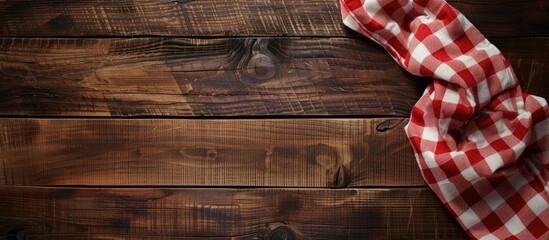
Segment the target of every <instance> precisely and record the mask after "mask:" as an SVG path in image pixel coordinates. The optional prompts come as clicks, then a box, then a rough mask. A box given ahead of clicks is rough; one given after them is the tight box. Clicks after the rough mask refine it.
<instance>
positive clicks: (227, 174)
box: [0, 118, 425, 187]
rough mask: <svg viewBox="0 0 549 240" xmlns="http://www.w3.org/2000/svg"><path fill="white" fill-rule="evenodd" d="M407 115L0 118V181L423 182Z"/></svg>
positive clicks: (296, 184)
mask: <svg viewBox="0 0 549 240" xmlns="http://www.w3.org/2000/svg"><path fill="white" fill-rule="evenodd" d="M406 123H407V120H406V119H400V118H390V119H389V118H387V119H381V118H379V119H277V120H273V119H271V120H260V119H252V120H235V119H232V120H188V119H179V120H176V119H0V137H1V138H0V160H1V161H0V163H1V165H0V184H4V185H6V184H9V185H96V186H98V185H110V186H137V185H139V186H146V185H147V186H158V185H162V186H288V187H346V186H354V187H358V186H425V183H424V182H423V179H422V177H421V175H420V172H419V168H418V167H417V163H416V161H415V159H414V156H413V153H412V149H411V147H410V145H409V143H408V141H407V139H406V136H405V134H404V131H403V127H404V125H405V124H406Z"/></svg>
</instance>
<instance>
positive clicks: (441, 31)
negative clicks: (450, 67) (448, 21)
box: [433, 28, 454, 47]
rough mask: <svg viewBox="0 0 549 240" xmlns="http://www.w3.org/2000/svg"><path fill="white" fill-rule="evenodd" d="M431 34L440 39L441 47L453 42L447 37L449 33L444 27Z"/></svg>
mask: <svg viewBox="0 0 549 240" xmlns="http://www.w3.org/2000/svg"><path fill="white" fill-rule="evenodd" d="M433 35H435V36H436V37H437V38H438V40H440V43H441V44H442V46H443V47H446V46H448V45H450V44H452V43H453V42H454V40H453V39H452V38H450V37H449V36H451V35H450V33H448V30H447V29H446V28H441V29H439V30H438V31H437V32H435V33H434V34H433Z"/></svg>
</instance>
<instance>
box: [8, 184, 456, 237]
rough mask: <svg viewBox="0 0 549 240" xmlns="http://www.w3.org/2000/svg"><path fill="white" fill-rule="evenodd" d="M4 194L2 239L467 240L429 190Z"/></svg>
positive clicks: (36, 190)
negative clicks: (273, 233)
mask: <svg viewBox="0 0 549 240" xmlns="http://www.w3.org/2000/svg"><path fill="white" fill-rule="evenodd" d="M0 195H1V196H2V202H0V235H4V236H5V235H6V234H7V233H10V234H12V235H14V234H19V235H20V236H22V237H28V238H24V239H60V238H62V239H113V238H117V239H123V238H124V239H128V238H131V239H134V238H138V239H140V238H154V237H157V238H158V237H166V238H174V239H175V238H182V239H186V238H188V239H195V238H209V239H211V238H216V239H218V238H219V239H228V238H231V239H265V238H264V237H265V236H266V235H268V234H269V233H272V232H269V231H268V230H270V229H273V228H274V229H275V230H277V231H278V232H279V233H281V234H280V235H277V236H274V237H273V238H270V239H272V240H278V239H403V238H411V239H456V238H458V239H465V233H464V232H463V230H461V228H460V227H459V225H458V224H457V222H455V220H454V219H453V218H452V217H451V216H450V214H449V213H448V212H446V210H445V209H444V207H443V206H442V204H441V203H439V201H438V199H436V197H435V196H434V194H433V193H432V192H431V191H430V190H428V189H424V188H419V189H344V190H329V189H222V188H221V189H189V188H175V189H174V188H156V189H150V188H130V189H127V188H102V189H98V188H44V187H15V186H1V187H0ZM277 226H278V227H279V228H278V229H277V228H276V227H277ZM282 233H289V234H291V235H292V236H293V238H291V237H289V238H283V236H281V235H283V234H282ZM22 239H23V238H22ZM267 239H269V238H267Z"/></svg>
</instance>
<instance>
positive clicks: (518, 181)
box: [509, 173, 528, 191]
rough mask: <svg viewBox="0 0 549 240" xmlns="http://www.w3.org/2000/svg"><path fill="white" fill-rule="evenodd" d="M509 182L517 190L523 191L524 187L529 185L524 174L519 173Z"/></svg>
mask: <svg viewBox="0 0 549 240" xmlns="http://www.w3.org/2000/svg"><path fill="white" fill-rule="evenodd" d="M509 182H510V183H511V185H513V188H514V189H515V190H517V191H518V190H519V189H521V188H522V187H523V186H524V185H526V184H528V181H526V179H525V178H524V177H523V176H522V174H520V173H517V174H515V175H513V176H512V177H510V178H509Z"/></svg>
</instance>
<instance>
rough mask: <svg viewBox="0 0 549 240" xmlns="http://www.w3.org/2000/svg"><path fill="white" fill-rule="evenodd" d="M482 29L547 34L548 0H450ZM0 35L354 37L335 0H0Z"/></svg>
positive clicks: (496, 33)
mask: <svg viewBox="0 0 549 240" xmlns="http://www.w3.org/2000/svg"><path fill="white" fill-rule="evenodd" d="M449 2H450V4H452V5H453V6H454V7H456V8H457V9H458V10H461V11H462V12H463V14H464V15H465V16H466V17H467V18H469V19H470V20H471V21H472V22H473V23H474V24H475V25H476V26H477V27H478V28H479V29H480V30H481V31H482V32H483V33H484V34H486V35H488V36H548V34H549V32H547V29H549V18H548V17H547V16H548V14H549V12H548V8H547V1H546V0H525V1H510V0H507V1H501V0H484V1H477V0H450V1H449ZM0 35H1V36H144V35H162V36H217V37H223V36H259V35H262V36H356V34H354V33H352V32H351V31H349V30H347V29H345V27H344V26H343V24H341V16H340V10H339V1H338V0H308V1H295V0H259V1H249V0H217V1H215V2H212V1H210V0H192V1H191V0H139V1H137V0H122V1H104V0H87V1H80V0H50V1H36V0H20V1H1V2H0Z"/></svg>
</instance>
